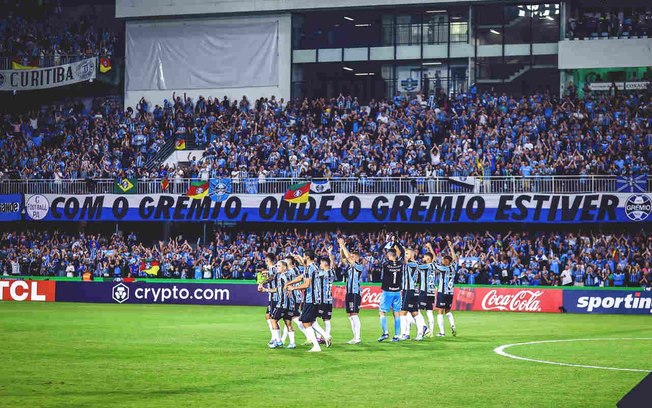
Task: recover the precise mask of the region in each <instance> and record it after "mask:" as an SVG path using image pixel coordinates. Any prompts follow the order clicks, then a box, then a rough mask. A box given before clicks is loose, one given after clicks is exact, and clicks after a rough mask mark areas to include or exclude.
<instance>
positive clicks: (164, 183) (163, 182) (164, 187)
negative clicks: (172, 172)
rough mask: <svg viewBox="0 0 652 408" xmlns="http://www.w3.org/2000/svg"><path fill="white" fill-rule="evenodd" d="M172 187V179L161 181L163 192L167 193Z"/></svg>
mask: <svg viewBox="0 0 652 408" xmlns="http://www.w3.org/2000/svg"><path fill="white" fill-rule="evenodd" d="M168 187H170V179H168V178H167V177H165V178H164V179H163V180H161V191H166V190H167V189H168Z"/></svg>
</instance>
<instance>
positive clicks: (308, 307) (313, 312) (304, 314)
mask: <svg viewBox="0 0 652 408" xmlns="http://www.w3.org/2000/svg"><path fill="white" fill-rule="evenodd" d="M317 306H318V305H315V304H312V303H305V304H304V305H303V310H302V311H301V317H300V318H299V320H301V322H303V323H314V322H315V320H317Z"/></svg>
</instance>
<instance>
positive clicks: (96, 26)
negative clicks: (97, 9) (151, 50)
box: [0, 0, 120, 66]
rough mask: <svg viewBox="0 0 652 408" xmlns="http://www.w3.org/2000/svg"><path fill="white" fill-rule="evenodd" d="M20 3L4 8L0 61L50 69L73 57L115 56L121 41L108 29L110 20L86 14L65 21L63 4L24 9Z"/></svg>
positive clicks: (0, 29) (31, 6)
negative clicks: (48, 67)
mask: <svg viewBox="0 0 652 408" xmlns="http://www.w3.org/2000/svg"><path fill="white" fill-rule="evenodd" d="M21 3H23V2H18V3H17V5H15V6H14V7H3V13H2V17H0V57H10V58H12V59H13V60H15V61H16V62H18V63H20V64H23V65H28V66H34V65H36V66H47V65H59V64H60V63H62V61H63V60H62V58H64V57H66V56H70V55H74V56H79V55H83V56H86V57H91V56H102V57H112V56H114V55H115V54H116V51H117V47H118V44H119V42H120V39H119V35H118V34H117V33H116V32H114V31H113V30H112V29H111V28H110V27H108V26H107V24H106V21H107V20H106V18H107V16H104V15H101V14H99V13H98V14H96V13H90V12H87V13H81V15H80V17H79V18H77V17H75V18H72V17H70V16H68V15H67V14H66V16H65V17H64V15H63V14H64V13H63V11H62V10H63V7H62V2H61V1H60V0H59V1H57V2H55V1H47V0H45V1H42V2H41V3H42V4H41V5H29V4H24V5H23V6H21ZM24 3H30V2H24ZM5 6H8V5H5ZM110 17H112V16H110ZM63 62H67V61H63Z"/></svg>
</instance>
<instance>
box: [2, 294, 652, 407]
mask: <svg viewBox="0 0 652 408" xmlns="http://www.w3.org/2000/svg"><path fill="white" fill-rule="evenodd" d="M455 318H456V323H457V327H458V330H459V336H458V337H457V338H453V337H448V336H447V337H446V338H443V339H441V338H440V339H438V338H434V339H427V340H426V341H424V342H422V343H418V342H414V341H411V342H404V343H398V344H397V343H381V344H379V343H377V342H376V338H377V337H378V335H379V324H378V318H377V313H376V312H375V311H372V310H368V311H365V312H364V313H363V315H362V337H363V344H362V345H359V346H349V345H346V344H343V343H344V342H345V341H347V340H349V339H350V337H351V332H350V325H349V321H348V319H347V318H346V315H345V313H344V311H342V310H336V311H335V312H334V319H333V335H334V338H335V343H334V345H333V347H332V348H330V349H326V348H324V351H323V352H322V353H317V354H309V353H306V352H305V351H306V350H307V348H304V347H301V346H299V348H298V349H296V350H269V349H268V348H267V341H268V340H269V337H270V336H269V331H268V329H267V325H266V323H265V321H264V317H263V308H262V307H258V308H254V307H202V306H174V305H165V306H159V305H156V306H140V305H117V304H116V305H112V304H107V305H90V304H71V303H68V304H65V303H57V304H44V303H13V302H3V303H0V345H1V346H2V364H0V406H1V407H73V406H74V407H184V408H185V407H187V408H190V407H222V406H237V407H295V406H296V407H321V406H324V407H357V406H364V407H401V406H405V407H421V406H435V405H440V406H451V407H453V406H454V407H490V406H500V407H572V406H577V407H593V406H597V407H606V406H615V403H616V402H617V401H618V400H619V399H620V398H621V397H622V396H623V395H624V394H625V393H627V392H628V391H629V390H630V389H631V388H632V387H634V385H636V384H637V383H638V382H639V381H640V380H641V379H643V378H644V377H645V373H643V372H628V371H607V370H597V369H586V368H576V367H566V366H556V365H547V364H539V363H533V362H529V361H520V360H514V359H510V358H507V357H503V356H499V355H497V354H495V353H494V352H493V350H494V348H496V347H497V346H500V345H503V344H511V343H518V342H528V341H538V340H551V339H586V338H605V337H607V338H652V317H650V316H611V315H593V316H587V315H562V314H518V313H482V312H457V313H456V314H455ZM391 329H392V325H391V324H390V331H391ZM447 329H448V328H447ZM297 339H298V340H300V341H299V342H302V341H303V337H302V335H301V334H300V333H298V332H297ZM651 346H652V340H628V341H625V340H623V341H584V342H568V343H543V344H536V345H529V346H519V347H513V348H509V349H508V350H507V352H509V353H510V354H514V355H518V356H522V357H527V358H532V359H540V360H553V361H557V362H563V363H570V364H583V365H600V366H608V367H620V368H633V369H652V352H650V349H651Z"/></svg>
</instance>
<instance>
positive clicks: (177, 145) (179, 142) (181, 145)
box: [174, 139, 186, 150]
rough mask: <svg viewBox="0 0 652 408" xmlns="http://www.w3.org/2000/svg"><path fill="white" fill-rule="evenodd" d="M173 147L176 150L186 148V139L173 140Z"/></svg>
mask: <svg viewBox="0 0 652 408" xmlns="http://www.w3.org/2000/svg"><path fill="white" fill-rule="evenodd" d="M174 148H175V149H177V150H186V141H185V140H184V139H178V140H177V141H176V142H174Z"/></svg>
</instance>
